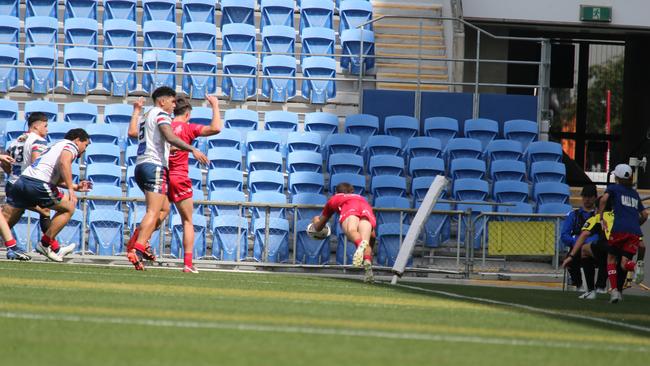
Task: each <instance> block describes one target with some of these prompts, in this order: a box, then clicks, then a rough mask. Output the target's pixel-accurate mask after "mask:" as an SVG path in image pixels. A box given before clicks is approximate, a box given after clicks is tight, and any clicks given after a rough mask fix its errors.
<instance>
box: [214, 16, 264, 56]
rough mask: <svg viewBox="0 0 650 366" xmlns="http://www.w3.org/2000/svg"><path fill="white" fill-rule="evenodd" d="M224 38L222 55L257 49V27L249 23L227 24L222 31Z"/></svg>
mask: <svg viewBox="0 0 650 366" xmlns="http://www.w3.org/2000/svg"><path fill="white" fill-rule="evenodd" d="M221 34H222V40H223V52H222V57H224V56H225V55H227V54H229V53H233V52H234V53H237V52H241V53H245V52H253V51H255V49H256V47H255V34H256V30H255V27H254V26H252V25H248V24H239V23H233V24H227V25H225V26H224V27H223V30H222V32H221Z"/></svg>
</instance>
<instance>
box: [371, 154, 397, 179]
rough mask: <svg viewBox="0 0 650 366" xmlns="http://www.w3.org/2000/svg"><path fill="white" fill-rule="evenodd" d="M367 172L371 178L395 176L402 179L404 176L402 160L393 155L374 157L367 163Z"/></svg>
mask: <svg viewBox="0 0 650 366" xmlns="http://www.w3.org/2000/svg"><path fill="white" fill-rule="evenodd" d="M368 171H369V172H370V174H371V175H372V176H377V175H396V176H400V177H403V176H405V175H406V173H405V170H404V158H402V157H401V156H395V155H375V156H373V157H372V158H370V161H369V162H368Z"/></svg>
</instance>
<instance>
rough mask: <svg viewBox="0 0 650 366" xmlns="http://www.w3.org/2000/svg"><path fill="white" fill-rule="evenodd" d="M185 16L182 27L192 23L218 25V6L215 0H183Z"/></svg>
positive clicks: (182, 19)
mask: <svg viewBox="0 0 650 366" xmlns="http://www.w3.org/2000/svg"><path fill="white" fill-rule="evenodd" d="M182 8H183V16H182V18H181V26H182V27H183V28H185V24H187V23H190V22H206V23H210V24H213V25H214V24H216V22H215V14H216V4H215V1H214V0H183V1H182Z"/></svg>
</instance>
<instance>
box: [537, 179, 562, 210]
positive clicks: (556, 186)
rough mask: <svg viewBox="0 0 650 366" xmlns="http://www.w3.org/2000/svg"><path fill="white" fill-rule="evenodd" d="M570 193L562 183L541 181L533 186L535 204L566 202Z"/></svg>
mask: <svg viewBox="0 0 650 366" xmlns="http://www.w3.org/2000/svg"><path fill="white" fill-rule="evenodd" d="M570 195H571V193H570V191H569V186H568V185H566V184H564V183H556V182H543V183H537V184H535V185H534V186H533V197H534V198H535V201H537V204H538V205H539V204H544V203H568V202H569V197H570Z"/></svg>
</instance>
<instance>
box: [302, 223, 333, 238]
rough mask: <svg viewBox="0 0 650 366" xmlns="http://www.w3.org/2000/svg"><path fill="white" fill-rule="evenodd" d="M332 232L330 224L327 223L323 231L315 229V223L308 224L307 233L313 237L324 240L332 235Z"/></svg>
mask: <svg viewBox="0 0 650 366" xmlns="http://www.w3.org/2000/svg"><path fill="white" fill-rule="evenodd" d="M330 234H332V229H330V226H329V224H325V227H323V230H321V231H316V230H314V224H313V223H311V224H309V225H307V235H309V237H310V238H312V239H315V240H323V239H325V238H327V237H328V236H330Z"/></svg>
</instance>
